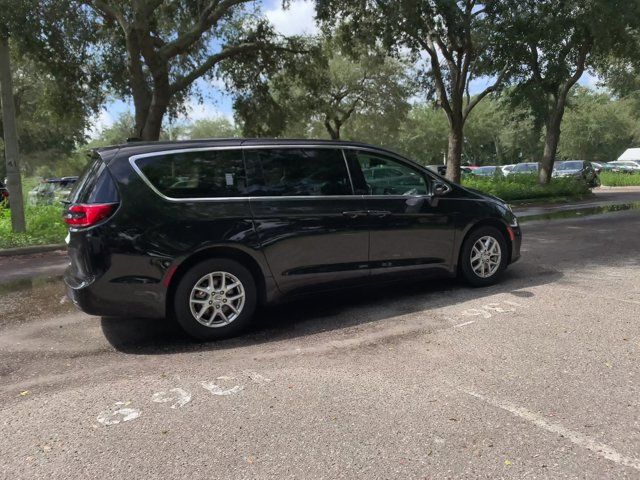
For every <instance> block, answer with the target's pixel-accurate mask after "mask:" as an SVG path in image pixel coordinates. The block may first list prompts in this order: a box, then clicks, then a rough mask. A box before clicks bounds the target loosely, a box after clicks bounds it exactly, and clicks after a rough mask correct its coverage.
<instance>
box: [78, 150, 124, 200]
mask: <svg viewBox="0 0 640 480" xmlns="http://www.w3.org/2000/svg"><path fill="white" fill-rule="evenodd" d="M118 200H119V196H118V189H117V188H116V183H115V182H114V181H113V178H112V177H111V174H110V173H109V170H108V168H107V166H106V165H105V164H104V162H103V161H102V159H101V158H100V156H99V155H98V154H95V155H94V156H93V157H92V161H91V163H90V164H89V165H88V166H87V168H86V169H85V171H84V173H83V174H82V175H81V176H80V178H79V179H78V181H77V182H76V183H75V185H74V187H73V190H72V191H71V193H70V194H69V202H70V203H116V202H118Z"/></svg>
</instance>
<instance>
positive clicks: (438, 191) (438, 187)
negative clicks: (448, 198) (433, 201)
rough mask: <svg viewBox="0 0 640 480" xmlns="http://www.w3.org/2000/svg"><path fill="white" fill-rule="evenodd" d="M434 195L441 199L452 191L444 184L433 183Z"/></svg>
mask: <svg viewBox="0 0 640 480" xmlns="http://www.w3.org/2000/svg"><path fill="white" fill-rule="evenodd" d="M432 191H433V195H435V196H436V197H441V196H442V195H446V194H447V193H449V192H450V191H451V187H450V186H449V185H447V184H446V183H444V182H438V181H435V182H433V190H432Z"/></svg>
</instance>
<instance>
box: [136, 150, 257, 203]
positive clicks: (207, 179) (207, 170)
mask: <svg viewBox="0 0 640 480" xmlns="http://www.w3.org/2000/svg"><path fill="white" fill-rule="evenodd" d="M135 163H136V165H137V166H138V168H139V169H140V170H141V171H142V173H143V174H144V176H145V177H147V179H148V180H149V182H151V184H152V185H153V186H154V187H155V188H156V189H157V190H158V191H160V193H162V194H163V195H165V196H167V197H171V198H216V197H238V196H245V195H246V176H245V171H244V162H243V160H242V150H239V149H232V150H206V151H195V152H176V153H166V154H163V155H157V156H152V157H141V158H138V159H137V160H135Z"/></svg>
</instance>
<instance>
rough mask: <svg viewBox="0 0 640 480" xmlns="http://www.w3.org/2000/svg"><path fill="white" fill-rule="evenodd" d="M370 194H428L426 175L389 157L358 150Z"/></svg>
mask: <svg viewBox="0 0 640 480" xmlns="http://www.w3.org/2000/svg"><path fill="white" fill-rule="evenodd" d="M357 158H358V164H359V165H360V169H361V170H362V174H363V175H364V180H365V182H366V184H367V190H368V193H369V195H427V194H428V193H429V189H428V186H427V182H426V181H425V178H424V175H422V174H421V173H420V172H419V171H418V170H416V169H413V168H411V167H409V166H408V165H405V164H403V163H400V162H397V161H395V160H392V159H390V158H387V157H383V156H380V155H376V154H374V153H369V152H357Z"/></svg>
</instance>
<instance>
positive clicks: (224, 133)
mask: <svg viewBox="0 0 640 480" xmlns="http://www.w3.org/2000/svg"><path fill="white" fill-rule="evenodd" d="M186 130H187V132H186V133H187V135H188V136H189V138H193V139H196V138H234V137H239V136H240V135H241V132H240V129H239V128H238V126H237V125H234V124H233V123H232V122H230V121H229V120H228V119H226V118H225V117H217V118H206V119H202V120H197V121H195V122H193V123H192V124H191V125H189V126H188V127H187V128H186Z"/></svg>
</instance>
